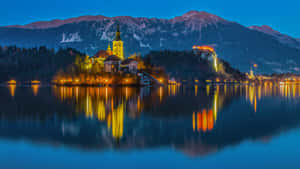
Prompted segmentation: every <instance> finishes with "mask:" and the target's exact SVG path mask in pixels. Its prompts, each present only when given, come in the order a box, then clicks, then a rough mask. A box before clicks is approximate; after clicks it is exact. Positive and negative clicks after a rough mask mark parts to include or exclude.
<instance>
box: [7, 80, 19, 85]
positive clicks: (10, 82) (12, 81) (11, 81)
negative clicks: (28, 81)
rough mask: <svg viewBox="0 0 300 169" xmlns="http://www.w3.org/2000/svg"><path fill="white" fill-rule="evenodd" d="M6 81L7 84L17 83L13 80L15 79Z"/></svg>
mask: <svg viewBox="0 0 300 169" xmlns="http://www.w3.org/2000/svg"><path fill="white" fill-rule="evenodd" d="M7 83H8V84H17V81H15V80H10V81H8V82H7Z"/></svg>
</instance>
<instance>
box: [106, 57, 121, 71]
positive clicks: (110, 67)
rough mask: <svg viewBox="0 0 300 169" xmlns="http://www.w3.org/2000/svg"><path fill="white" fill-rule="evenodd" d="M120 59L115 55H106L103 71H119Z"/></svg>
mask: <svg viewBox="0 0 300 169" xmlns="http://www.w3.org/2000/svg"><path fill="white" fill-rule="evenodd" d="M120 64H121V59H120V58H119V57H118V56H116V55H110V56H108V57H107V58H106V59H105V61H104V71H105V72H110V73H115V72H119V71H120Z"/></svg>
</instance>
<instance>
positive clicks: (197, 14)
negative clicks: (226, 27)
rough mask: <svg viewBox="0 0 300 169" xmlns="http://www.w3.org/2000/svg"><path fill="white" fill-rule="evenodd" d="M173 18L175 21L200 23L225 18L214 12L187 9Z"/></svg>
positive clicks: (221, 20) (222, 20) (220, 20)
mask: <svg viewBox="0 0 300 169" xmlns="http://www.w3.org/2000/svg"><path fill="white" fill-rule="evenodd" d="M173 20H175V21H187V20H190V21H197V22H200V23H212V22H213V23H215V22H224V21H225V20H224V19H223V18H221V17H219V16H216V15H214V14H210V13H208V12H205V11H195V10H193V11H189V12H187V13H185V14H183V15H182V16H178V17H175V18H174V19H173Z"/></svg>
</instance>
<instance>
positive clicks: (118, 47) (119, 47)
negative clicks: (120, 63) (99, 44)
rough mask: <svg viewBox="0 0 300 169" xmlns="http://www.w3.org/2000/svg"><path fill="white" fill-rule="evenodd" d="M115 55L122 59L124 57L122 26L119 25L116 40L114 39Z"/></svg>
mask: <svg viewBox="0 0 300 169" xmlns="http://www.w3.org/2000/svg"><path fill="white" fill-rule="evenodd" d="M113 55H116V56H118V57H119V58H120V59H121V60H123V59H124V49H123V41H122V40H121V32H120V26H119V24H118V25H117V32H116V37H115V40H114V41H113Z"/></svg>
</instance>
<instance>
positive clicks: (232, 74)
mask: <svg viewBox="0 0 300 169" xmlns="http://www.w3.org/2000/svg"><path fill="white" fill-rule="evenodd" d="M144 60H145V63H147V64H152V65H155V66H161V67H163V68H164V69H165V71H166V72H167V73H168V74H169V75H170V76H171V77H175V78H177V79H179V80H194V79H198V80H205V79H211V78H216V77H221V78H222V77H224V78H232V79H244V78H245V74H243V73H241V72H240V71H239V70H237V69H234V68H232V67H231V66H230V64H229V63H228V62H226V61H224V60H220V59H219V63H220V64H219V72H218V73H216V72H215V70H214V69H213V63H212V62H211V61H209V60H208V59H203V58H201V57H199V56H197V55H195V54H194V53H193V52H192V51H168V50H165V51H152V52H150V53H149V54H147V55H146V56H145V58H144Z"/></svg>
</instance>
